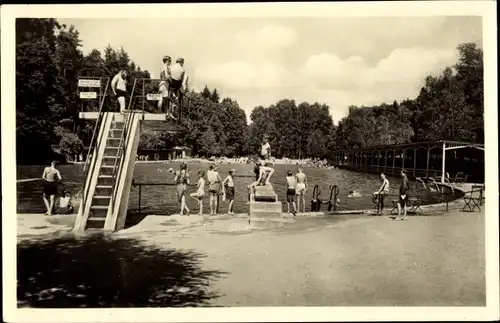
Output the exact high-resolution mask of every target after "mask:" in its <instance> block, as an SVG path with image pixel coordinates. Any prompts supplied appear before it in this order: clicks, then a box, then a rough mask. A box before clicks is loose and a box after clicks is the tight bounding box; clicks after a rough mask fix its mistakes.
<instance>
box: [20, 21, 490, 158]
mask: <svg viewBox="0 0 500 323" xmlns="http://www.w3.org/2000/svg"><path fill="white" fill-rule="evenodd" d="M80 48H81V40H80V38H79V33H78V30H76V29H75V28H74V27H73V26H69V27H68V26H65V25H62V24H60V23H58V22H57V20H56V19H32V18H29V19H17V20H16V146H17V147H16V148H17V161H18V163H20V164H22V163H28V164H36V163H46V162H47V161H48V160H49V159H51V158H53V154H54V153H53V149H52V147H53V146H58V147H59V149H60V151H61V153H62V154H64V155H67V156H74V154H79V153H82V152H83V150H84V147H85V146H88V144H89V143H90V140H91V136H92V131H93V125H94V122H92V121H85V120H80V119H79V118H78V112H79V111H80V110H81V109H82V106H83V105H86V106H85V108H86V109H88V108H90V109H91V110H97V109H98V106H97V102H96V101H94V102H92V103H90V104H89V103H85V104H82V101H81V100H80V99H79V97H78V95H77V93H78V77H80V76H93V77H110V78H112V77H113V76H114V75H115V74H116V73H117V72H118V71H119V70H120V69H127V70H128V72H129V74H130V75H131V77H132V79H133V78H145V79H150V78H151V75H150V73H149V72H148V71H147V70H143V69H141V68H140V66H139V65H137V64H136V63H135V62H134V61H133V60H132V59H131V58H130V57H129V55H128V53H127V52H126V51H125V50H124V49H123V48H120V49H114V48H112V47H111V46H109V45H108V46H107V47H106V48H105V49H104V53H101V52H100V51H99V50H97V49H93V50H92V51H90V52H89V53H88V54H87V55H84V54H83V52H82V51H81V49H80ZM457 50H458V53H459V60H458V62H457V63H456V64H455V65H454V66H450V67H447V68H446V69H444V70H443V72H442V73H441V74H440V75H438V76H428V77H427V78H426V79H425V84H424V86H423V87H422V89H421V91H420V93H419V94H418V96H417V97H416V98H414V99H405V100H403V101H401V102H397V101H394V102H393V103H392V104H385V103H383V104H380V105H377V106H361V107H356V106H350V107H349V113H348V115H347V116H346V117H345V118H343V119H342V120H340V121H339V122H338V125H335V124H334V122H333V119H332V117H331V115H330V113H329V107H328V106H327V105H325V104H323V103H318V102H315V103H307V102H301V103H298V104H297V103H296V102H295V101H294V100H292V99H282V100H280V101H278V102H277V103H275V104H273V105H270V106H267V107H263V106H258V107H255V108H254V109H253V110H252V113H251V114H250V119H251V123H250V125H248V124H247V118H246V114H245V111H244V110H243V109H241V108H240V107H239V105H238V102H237V101H236V100H234V99H232V98H228V97H225V98H221V97H220V94H219V92H218V90H217V89H209V87H208V86H205V88H204V89H203V90H202V91H201V92H196V91H193V90H189V92H188V93H187V95H186V96H187V97H189V104H188V105H187V106H186V107H185V109H184V116H185V117H184V118H183V121H182V124H181V130H180V132H179V133H175V134H173V133H170V132H162V131H144V132H143V134H142V135H141V140H140V144H139V147H140V149H156V150H162V149H170V148H172V147H173V146H188V147H190V148H192V151H193V154H194V155H199V156H214V155H215V156H227V157H238V156H248V155H252V154H256V153H258V152H259V149H260V145H261V143H262V140H263V138H264V137H267V138H268V139H269V141H270V144H271V147H272V154H273V155H274V156H276V157H289V158H307V157H317V158H328V157H329V156H331V154H332V153H333V152H334V151H335V150H337V149H345V148H351V147H366V146H371V145H388V144H395V143H405V142H412V141H424V140H438V139H447V140H459V141H474V142H483V141H484V123H483V121H484V119H483V111H484V110H483V101H484V100H483V53H482V50H481V49H480V48H478V47H477V45H476V44H473V43H465V44H461V45H459V46H458V48H457ZM151 86H152V85H151ZM147 90H148V91H149V90H151V91H153V90H154V87H153V86H152V87H151V89H147ZM108 91H109V92H108V98H107V99H106V101H104V109H105V110H108V111H114V110H115V109H116V107H115V104H116V103H115V101H114V100H113V98H112V96H111V95H110V94H111V90H110V89H108Z"/></svg>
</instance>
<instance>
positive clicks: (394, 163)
mask: <svg viewBox="0 0 500 323" xmlns="http://www.w3.org/2000/svg"><path fill="white" fill-rule="evenodd" d="M395 167H396V149H393V150H392V175H394V168H395Z"/></svg>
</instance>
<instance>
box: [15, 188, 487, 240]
mask: <svg viewBox="0 0 500 323" xmlns="http://www.w3.org/2000/svg"><path fill="white" fill-rule="evenodd" d="M442 185H446V186H448V184H446V183H445V184H442ZM472 185H478V184H473V183H467V184H464V185H461V187H454V189H456V190H459V191H461V192H462V193H464V194H466V193H467V192H468V191H469V190H470V188H471V187H472ZM447 204H448V210H449V211H455V210H458V209H459V208H460V207H459V206H460V198H458V199H454V200H452V201H450V202H448V203H446V202H441V203H435V204H426V205H421V206H420V209H421V210H422V211H421V212H418V213H410V216H428V215H429V212H441V211H442V212H444V211H445V210H446V205H447ZM422 213H424V214H422ZM375 214H376V211H375V209H360V210H338V211H320V212H305V213H297V215H296V218H315V217H328V216H334V215H346V216H348V215H367V216H370V215H375ZM390 215H391V214H390V212H389V209H386V210H384V212H383V214H382V216H390ZM293 218H294V216H293V215H292V214H289V213H285V212H283V217H282V219H293ZM17 219H18V225H17V236H18V237H20V236H36V235H44V234H50V233H54V232H58V231H71V229H72V227H73V224H74V221H75V219H76V214H56V215H53V216H50V217H48V216H45V215H43V214H41V213H17ZM168 219H175V220H178V219H180V222H182V224H190V223H196V222H201V221H207V220H208V221H213V220H227V219H250V216H249V214H248V213H238V214H235V215H228V214H219V215H215V216H210V215H208V214H203V215H197V214H191V215H189V216H181V215H179V214H173V215H155V214H150V215H146V216H144V218H143V219H142V220H141V221H139V222H138V223H136V224H134V225H132V226H130V227H128V228H126V229H124V230H121V231H118V232H115V234H119V233H127V232H140V228H141V223H142V226H144V225H145V224H146V223H148V222H150V221H152V222H153V223H154V222H156V221H166V220H168ZM26 222H30V223H29V224H28V223H26ZM25 224H27V225H25ZM158 229H161V230H165V228H164V227H162V226H159V228H158Z"/></svg>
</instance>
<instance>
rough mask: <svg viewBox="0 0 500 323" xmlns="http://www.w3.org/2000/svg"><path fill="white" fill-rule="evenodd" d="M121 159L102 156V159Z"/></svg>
mask: <svg viewBox="0 0 500 323" xmlns="http://www.w3.org/2000/svg"><path fill="white" fill-rule="evenodd" d="M116 158H120V156H102V159H116Z"/></svg>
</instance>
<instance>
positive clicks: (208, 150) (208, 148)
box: [199, 127, 216, 157]
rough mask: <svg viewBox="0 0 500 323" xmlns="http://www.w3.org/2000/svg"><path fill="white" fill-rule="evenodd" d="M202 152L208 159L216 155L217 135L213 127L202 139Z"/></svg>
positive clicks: (209, 128)
mask: <svg viewBox="0 0 500 323" xmlns="http://www.w3.org/2000/svg"><path fill="white" fill-rule="evenodd" d="M199 144H200V148H201V149H200V152H201V153H202V154H204V155H205V156H207V157H210V156H212V155H214V154H215V153H216V151H215V144H216V140H215V134H214V131H213V130H212V127H208V129H207V131H206V132H205V133H204V134H203V135H202V136H201V137H200V143H199Z"/></svg>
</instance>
